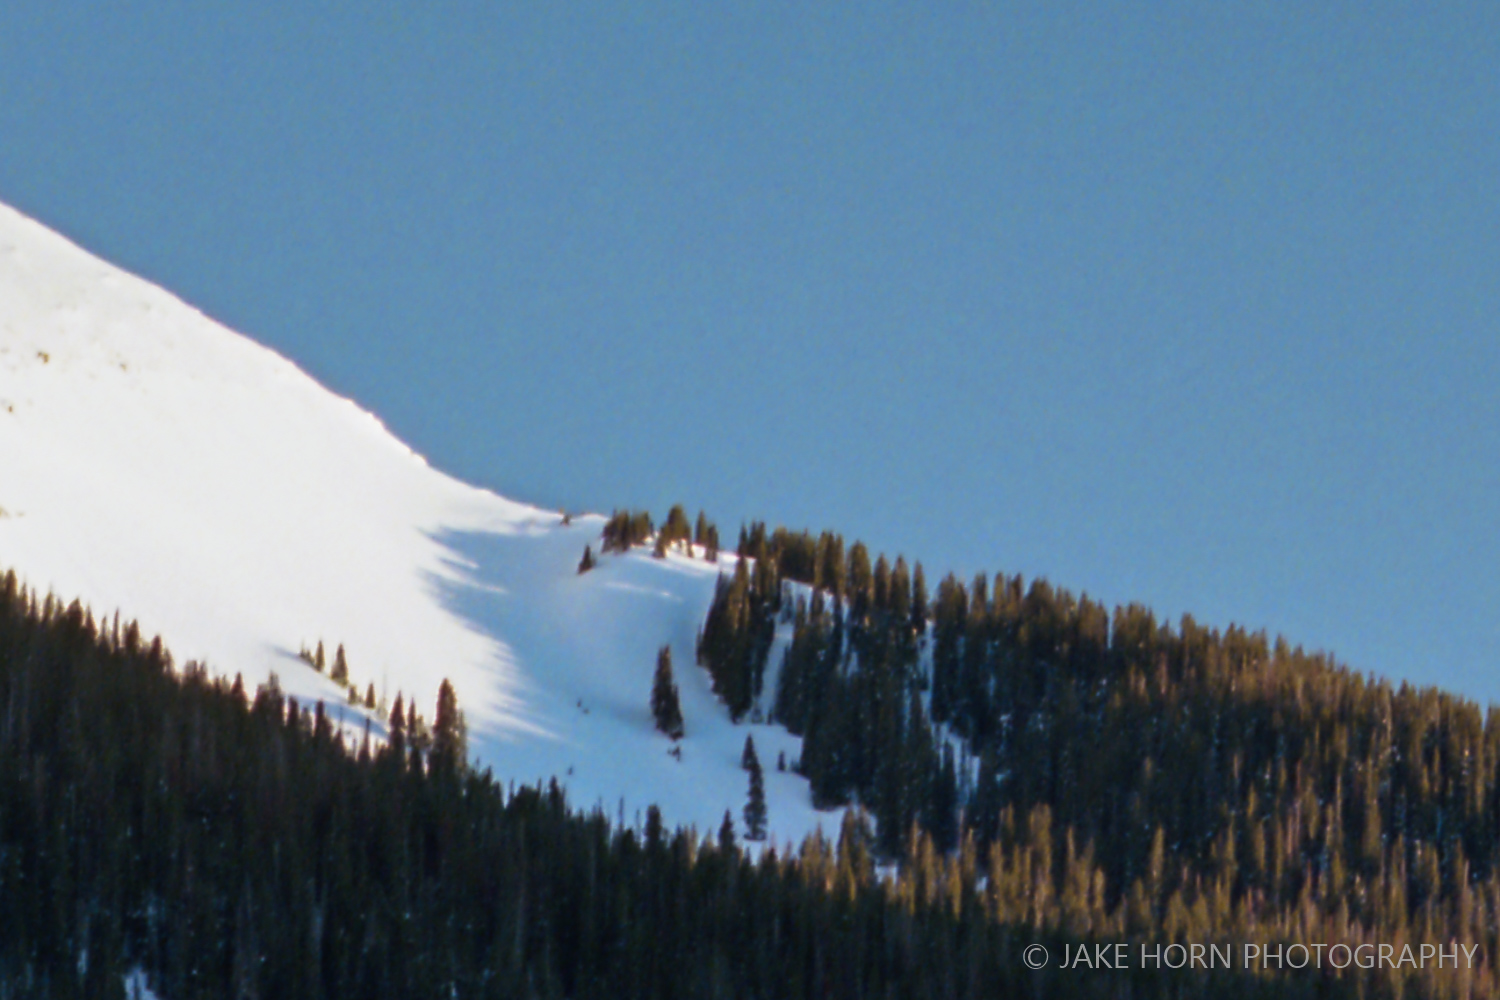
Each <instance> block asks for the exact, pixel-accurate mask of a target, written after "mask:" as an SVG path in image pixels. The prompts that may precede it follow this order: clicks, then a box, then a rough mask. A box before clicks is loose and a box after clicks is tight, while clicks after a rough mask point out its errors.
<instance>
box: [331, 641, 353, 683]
mask: <svg viewBox="0 0 1500 1000" xmlns="http://www.w3.org/2000/svg"><path fill="white" fill-rule="evenodd" d="M328 677H329V679H330V680H332V681H333V682H334V683H335V684H348V683H349V660H348V658H347V657H345V656H344V644H343V643H342V642H341V643H339V648H338V649H337V651H335V652H334V654H333V670H332V671H331V672H330V673H329V675H328Z"/></svg>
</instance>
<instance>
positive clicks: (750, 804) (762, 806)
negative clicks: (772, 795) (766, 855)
mask: <svg viewBox="0 0 1500 1000" xmlns="http://www.w3.org/2000/svg"><path fill="white" fill-rule="evenodd" d="M745 758H746V759H747V760H748V761H749V770H750V797H749V798H748V799H747V800H746V802H745V839H746V840H765V839H766V776H765V775H764V774H763V773H762V772H761V769H760V759H759V758H758V757H756V755H755V743H754V741H753V740H751V739H749V738H746V740H745Z"/></svg>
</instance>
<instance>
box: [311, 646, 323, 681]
mask: <svg viewBox="0 0 1500 1000" xmlns="http://www.w3.org/2000/svg"><path fill="white" fill-rule="evenodd" d="M323 667H324V662H323V640H322V639H319V640H318V650H317V652H315V653H313V669H314V670H316V671H317V672H318V673H320V674H321V673H322V672H323Z"/></svg>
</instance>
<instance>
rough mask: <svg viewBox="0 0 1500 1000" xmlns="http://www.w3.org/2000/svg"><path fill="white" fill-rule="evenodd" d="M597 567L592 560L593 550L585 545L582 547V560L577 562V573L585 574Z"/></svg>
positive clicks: (596, 562)
mask: <svg viewBox="0 0 1500 1000" xmlns="http://www.w3.org/2000/svg"><path fill="white" fill-rule="evenodd" d="M597 565H598V561H597V560H596V559H595V558H594V550H593V549H592V548H591V547H589V546H587V545H585V546H584V547H583V558H582V559H580V560H578V572H579V573H587V572H588V571H589V570H591V569H593V568H594V567H595V566H597Z"/></svg>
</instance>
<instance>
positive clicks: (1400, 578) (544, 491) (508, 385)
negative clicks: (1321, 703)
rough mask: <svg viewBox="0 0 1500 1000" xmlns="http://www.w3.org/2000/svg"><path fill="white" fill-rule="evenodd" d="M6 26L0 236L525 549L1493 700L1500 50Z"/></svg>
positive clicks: (1447, 8)
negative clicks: (859, 571)
mask: <svg viewBox="0 0 1500 1000" xmlns="http://www.w3.org/2000/svg"><path fill="white" fill-rule="evenodd" d="M207 6H208V5H203V4H197V3H191V4H190V3H160V4H152V5H148V6H146V7H139V6H136V7H134V8H132V9H128V10H127V9H125V8H117V9H114V10H95V11H91V12H90V13H88V14H87V15H84V14H81V13H79V12H78V9H77V8H72V9H67V8H65V7H64V5H56V4H43V3H28V2H22V3H12V4H6V5H4V7H3V8H0V199H3V200H5V201H7V202H9V203H11V204H13V205H15V206H17V207H18V208H21V209H22V210H23V211H26V212H28V213H29V214H32V215H34V216H36V217H38V218H40V219H41V220H42V221H44V222H46V223H48V224H49V225H52V226H53V227H55V228H58V229H60V230H62V231H63V232H65V233H67V234H68V235H70V236H72V237H73V238H74V239H76V240H78V241H79V242H81V243H83V244H84V245H85V246H87V247H89V248H90V249H92V250H94V251H95V252H98V253H100V254H102V255H104V256H106V257H108V258H110V259H112V260H114V261H116V262H118V263H120V264H122V265H125V266H127V267H129V268H131V269H132V270H135V271H137V272H140V273H142V274H144V275H146V276H147V277H149V278H151V279H152V280H155V281H157V282H159V283H161V284H163V285H165V286H167V287H168V288H170V289H172V290H173V291H175V292H177V293H178V294H179V295H181V296H183V297H184V298H186V299H188V300H189V301H191V302H193V303H194V304H196V305H198V306H199V307H200V308H202V309H204V310H205V311H206V312H208V313H209V314H211V315H213V316H215V317H217V318H219V319H221V320H223V321H225V322H227V323H229V324H230V325H232V326H234V327H235V328H237V329H239V330H242V331H244V332H245V333H247V334H249V335H251V336H253V337H255V338H256V339H258V340H260V341H261V342H263V343H266V344H268V345H270V346H272V347H275V348H276V349H278V350H280V351H281V352H283V353H285V354H287V355H288V356H290V357H291V358H293V359H294V360H296V361H297V362H298V363H299V364H301V365H303V366H304V367H305V368H307V369H308V370H309V371H310V372H312V373H313V374H314V375H315V376H317V377H318V378H319V379H321V380H323V381H324V382H325V383H327V384H328V385H330V386H331V387H332V388H334V389H335V390H337V391H339V392H341V393H344V394H347V395H350V396H353V397H354V398H356V399H357V400H359V401H360V402H361V403H362V404H363V405H365V406H367V407H369V408H370V409H373V410H374V411H375V412H377V413H378V414H379V415H380V416H381V417H382V418H383V419H385V420H386V422H387V423H388V425H389V426H390V427H391V428H392V429H393V430H394V431H395V432H396V433H397V434H399V435H400V436H401V437H403V438H404V439H405V440H407V441H408V442H409V443H411V444H412V445H413V446H414V447H416V448H417V449H418V450H420V451H422V452H423V453H425V454H426V455H428V456H429V457H430V459H431V460H432V461H433V463H434V464H436V465H438V466H439V467H441V468H444V469H446V470H448V471H450V472H452V473H455V474H457V475H459V476H461V477H463V478H465V479H468V480H471V481H475V482H478V483H481V484H483V485H486V486H490V487H492V488H495V489H497V490H499V491H501V492H503V493H506V494H508V495H511V496H514V497H517V498H520V499H526V500H531V501H535V502H538V503H543V504H547V505H552V506H565V507H568V508H570V509H575V510H576V509H593V510H603V511H607V510H608V509H610V508H611V507H615V506H645V507H649V508H651V509H652V510H653V511H654V512H656V513H657V514H658V516H659V515H660V514H662V513H663V512H664V511H665V510H666V508H667V506H668V505H670V504H671V503H673V502H675V501H681V502H684V503H686V504H687V505H688V506H689V507H690V509H692V510H696V509H697V508H699V507H703V508H706V509H707V510H708V511H709V513H710V514H711V515H713V516H715V517H716V519H717V520H718V521H719V522H720V525H721V527H722V528H724V529H726V530H727V532H728V533H729V534H730V535H731V536H732V535H733V533H734V531H735V529H736V528H737V527H738V524H739V522H740V521H741V520H742V519H745V518H750V517H759V518H763V519H766V520H768V521H771V522H773V523H777V522H780V523H787V524H790V525H792V526H797V527H801V526H807V527H812V528H814V529H818V528H822V527H833V528H837V529H839V530H841V531H842V532H843V533H844V534H845V535H846V536H847V537H850V538H854V537H859V538H863V539H865V540H867V541H868V542H870V543H871V544H872V545H873V546H874V547H876V548H880V549H884V550H886V551H889V552H892V553H894V552H898V551H899V552H904V553H906V554H907V556H908V557H909V558H912V557H915V558H920V559H921V560H923V562H924V563H925V564H926V566H927V568H928V570H929V572H930V573H931V572H935V571H936V572H941V571H944V570H947V569H954V570H957V571H959V572H961V573H962V574H964V575H965V576H967V575H970V574H972V573H973V572H974V571H976V570H980V569H986V570H990V571H997V570H1003V571H1006V572H1022V573H1025V574H1026V575H1027V576H1028V577H1030V576H1035V575H1045V576H1047V577H1049V578H1050V579H1051V580H1053V581H1054V582H1056V583H1058V584H1060V585H1063V586H1066V587H1069V588H1071V589H1073V590H1075V591H1077V590H1086V591H1088V592H1089V593H1090V594H1091V595H1094V596H1096V597H1099V598H1101V599H1103V600H1105V601H1106V602H1108V603H1111V604H1114V603H1121V602H1125V601H1130V600H1140V601H1144V602H1146V603H1149V604H1151V605H1153V606H1154V607H1156V608H1157V609H1158V610H1159V611H1161V612H1163V613H1165V614H1168V615H1170V616H1173V617H1175V616H1176V615H1178V614H1180V613H1182V612H1183V611H1191V612H1193V613H1194V614H1195V616H1196V617H1197V618H1198V619H1199V620H1200V621H1206V622H1209V623H1212V624H1217V625H1224V624H1227V623H1228V622H1231V621H1235V622H1240V623H1243V624H1246V625H1248V626H1250V627H1252V628H1259V627H1265V628H1268V629H1269V630H1271V631H1272V632H1282V633H1285V634H1286V635H1287V636H1288V637H1289V638H1290V639H1291V640H1292V641H1293V642H1298V643H1302V644H1304V645H1306V646H1308V647H1312V648H1329V649H1332V650H1333V651H1334V652H1335V653H1336V654H1337V655H1338V656H1339V657H1340V658H1341V659H1342V660H1344V661H1345V662H1348V663H1350V664H1352V665H1354V666H1356V667H1358V668H1360V669H1368V670H1375V671H1379V672H1382V673H1386V674H1390V675H1393V676H1399V677H1409V678H1412V679H1415V680H1417V681H1420V682H1438V683H1442V684H1445V685H1447V686H1450V687H1454V688H1457V689H1459V690H1462V691H1464V692H1467V693H1469V694H1471V695H1474V696H1476V697H1479V698H1481V699H1482V700H1490V699H1494V700H1500V641H1497V640H1500V573H1497V567H1500V528H1497V525H1500V499H1497V498H1500V458H1497V457H1500V393H1497V385H1500V336H1497V317H1500V280H1497V276H1500V74H1497V73H1496V71H1495V67H1496V66H1500V7H1497V6H1496V5H1494V4H1489V3H1472V4H1464V3H1454V4H1445V5H1442V6H1441V9H1440V10H1434V9H1428V8H1427V7H1426V6H1424V5H1416V4H1397V3H1362V4H1352V3H1348V4H1345V3H1331V4H1320V5H1315V6H1311V7H1310V6H1308V5H1300V6H1299V5H1286V4H1237V5H1225V4H1202V3H1171V2H1162V3H1153V4H1113V3H1084V4H1060V3H1045V4H1042V3H1037V4H1021V3H1017V4H986V5H979V4H953V5H946V6H947V12H946V13H942V14H934V13H930V12H925V11H921V10H919V9H918V8H917V6H916V5H905V6H898V5H890V4H866V5H839V6H838V7H833V6H831V5H829V6H827V7H824V8H821V9H819V10H813V11H809V10H806V9H802V8H801V7H799V6H796V5H776V6H770V5H755V6H748V5H746V6H735V7H731V6H730V5H710V4H687V3H685V4H680V5H674V6H656V5H643V4H632V5H608V6H606V5H576V6H573V7H570V8H564V7H563V6H562V5H548V6H547V7H546V9H541V7H542V5H517V6H516V7H515V8H507V9H502V5H495V4H477V3H446V4H440V5H429V6H433V7H439V8H441V9H440V10H422V11H420V12H418V13H413V12H412V11H411V10H408V9H406V7H409V6H410V5H403V6H397V5H393V4H388V3H379V2H375V3H368V4H359V5H355V4H343V5H320V7H321V9H320V10H319V11H316V12H314V11H310V10H308V7H309V6H311V5H306V4H291V3H280V2H263V3H260V4H256V5H243V6H241V7H240V8H239V9H237V10H233V11H231V10H229V9H227V7H228V5H224V8H225V9H219V10H205V9H204V8H205V7H207Z"/></svg>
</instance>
